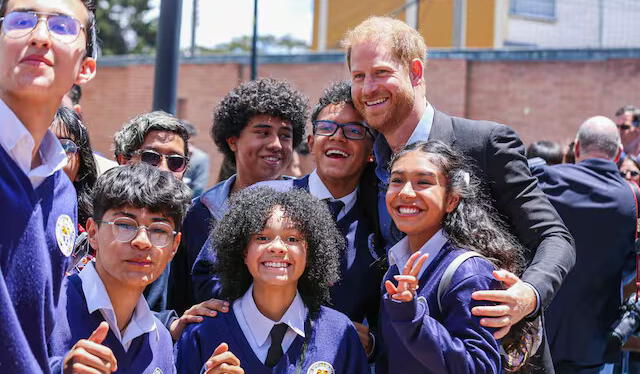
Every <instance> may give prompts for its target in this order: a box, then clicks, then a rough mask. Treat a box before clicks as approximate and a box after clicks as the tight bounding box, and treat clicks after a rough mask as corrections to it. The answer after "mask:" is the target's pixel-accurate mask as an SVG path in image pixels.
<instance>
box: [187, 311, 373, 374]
mask: <svg viewBox="0 0 640 374" xmlns="http://www.w3.org/2000/svg"><path fill="white" fill-rule="evenodd" d="M305 335H306V338H304V339H303V338H302V337H301V336H300V335H298V336H296V338H295V340H294V341H293V343H292V344H291V346H290V347H289V349H288V350H287V352H285V354H284V355H283V356H282V358H281V359H280V361H279V362H278V364H277V365H276V366H275V367H274V368H273V369H271V368H268V367H266V366H265V365H264V364H263V363H262V362H261V361H260V360H259V359H258V358H257V357H256V355H255V353H253V350H252V349H251V346H250V345H249V343H248V341H247V339H246V338H245V336H244V333H243V332H242V329H241V328H240V325H239V324H238V321H237V319H236V317H235V313H234V312H233V310H229V312H228V313H219V314H218V315H217V316H216V317H213V318H210V317H205V320H204V321H203V322H201V323H199V324H192V325H190V326H188V327H187V328H186V329H185V331H184V332H183V333H182V336H181V337H180V340H178V343H177V346H176V366H177V369H178V373H184V374H187V373H188V374H192V373H202V372H204V370H202V368H203V365H204V363H205V362H206V361H207V359H208V358H209V357H210V356H211V354H212V353H213V350H214V349H215V348H216V347H217V346H218V345H219V344H220V343H223V342H225V343H227V344H229V350H230V351H231V352H233V353H234V354H235V355H236V356H237V357H238V359H240V362H241V366H242V368H243V369H244V371H245V373H251V374H267V373H270V374H271V373H278V374H294V373H295V374H297V373H302V374H307V373H308V372H309V370H310V369H313V370H312V372H313V374H316V372H318V373H322V372H323V371H322V370H323V369H324V368H326V365H331V367H333V369H334V371H333V372H334V373H335V374H368V373H369V366H368V364H367V357H366V355H365V353H364V349H363V348H362V344H361V343H360V340H359V339H358V333H357V332H356V330H355V327H353V324H352V323H351V321H349V319H348V318H347V317H346V316H345V315H343V314H342V313H339V312H337V311H335V310H333V309H330V308H326V307H321V308H320V313H319V315H318V317H317V318H315V319H312V320H309V319H307V321H306V323H305ZM314 365H315V366H314ZM316 368H317V370H319V371H317V370H315V369H316ZM328 372H331V371H328Z"/></svg>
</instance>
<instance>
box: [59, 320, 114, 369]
mask: <svg viewBox="0 0 640 374" xmlns="http://www.w3.org/2000/svg"><path fill="white" fill-rule="evenodd" d="M108 333H109V324H108V323H106V322H102V323H100V325H99V326H98V328H96V329H95V331H93V332H92V333H91V336H89V338H87V339H82V340H79V341H78V342H77V343H76V344H75V345H74V346H73V347H71V350H70V351H69V353H67V355H66V356H65V357H64V363H63V371H64V374H72V373H96V372H98V373H101V374H110V373H112V372H114V371H116V370H118V363H117V361H116V357H115V356H114V355H113V352H111V349H110V348H108V347H106V346H104V345H102V342H103V341H104V340H105V339H106V338H107V334H108Z"/></svg>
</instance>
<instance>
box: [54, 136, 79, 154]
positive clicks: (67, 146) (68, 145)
mask: <svg viewBox="0 0 640 374" xmlns="http://www.w3.org/2000/svg"><path fill="white" fill-rule="evenodd" d="M58 140H60V144H62V149H64V151H65V152H66V153H77V152H78V150H80V147H78V145H77V144H76V143H74V142H73V140H71V139H58Z"/></svg>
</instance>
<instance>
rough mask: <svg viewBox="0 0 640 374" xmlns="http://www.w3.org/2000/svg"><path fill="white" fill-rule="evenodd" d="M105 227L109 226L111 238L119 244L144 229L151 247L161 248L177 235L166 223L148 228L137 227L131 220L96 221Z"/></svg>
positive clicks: (136, 223) (127, 240)
mask: <svg viewBox="0 0 640 374" xmlns="http://www.w3.org/2000/svg"><path fill="white" fill-rule="evenodd" d="M96 222H98V223H103V224H105V225H111V229H112V230H113V236H114V237H115V238H116V241H119V242H120V243H129V242H131V241H132V240H133V238H135V237H136V236H137V235H138V231H139V230H140V229H145V231H146V232H147V237H148V238H149V242H150V243H151V245H153V246H155V247H158V248H162V247H166V246H167V245H169V244H170V243H171V241H172V240H173V238H174V236H176V235H177V234H178V233H177V232H176V231H174V230H173V227H171V225H169V224H168V223H164V222H154V223H152V224H150V225H149V226H144V225H138V222H136V220H134V219H133V218H128V217H119V218H116V219H114V220H113V221H96Z"/></svg>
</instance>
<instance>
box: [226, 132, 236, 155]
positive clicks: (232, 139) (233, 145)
mask: <svg viewBox="0 0 640 374" xmlns="http://www.w3.org/2000/svg"><path fill="white" fill-rule="evenodd" d="M237 142H238V137H237V136H231V137H228V138H227V145H228V146H229V149H231V151H232V152H233V153H236V152H238V144H237Z"/></svg>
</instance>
